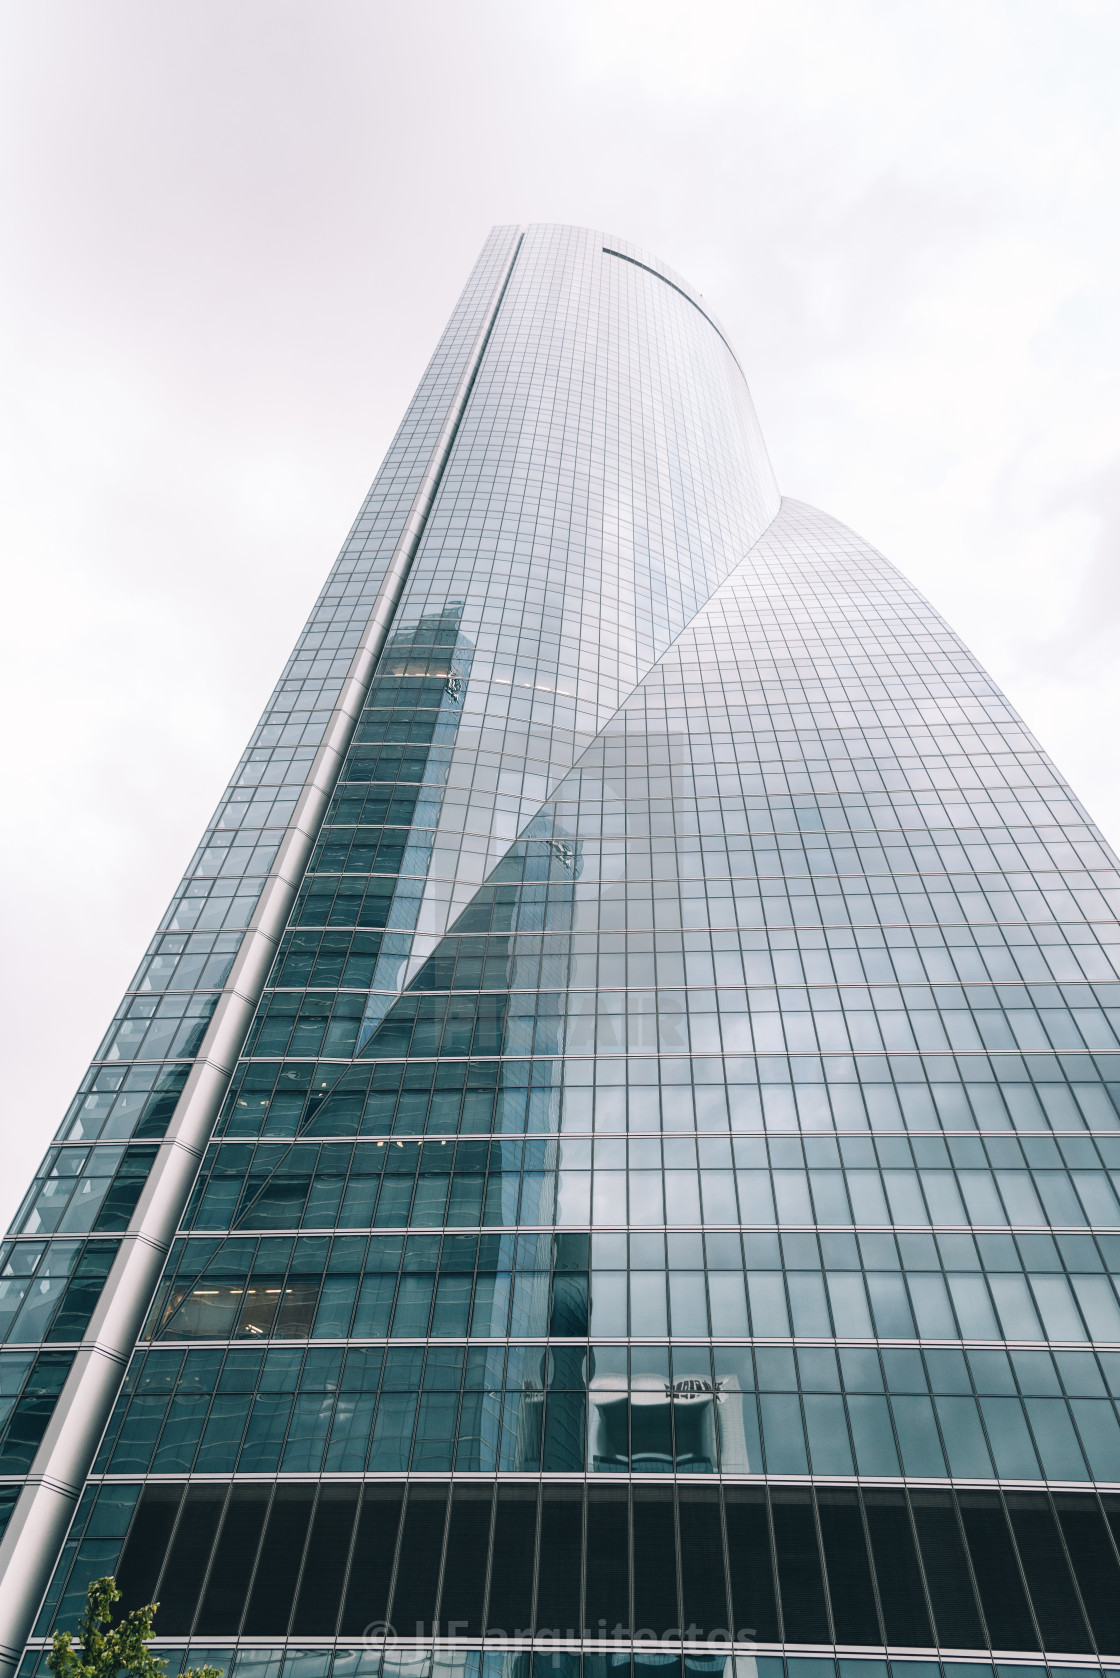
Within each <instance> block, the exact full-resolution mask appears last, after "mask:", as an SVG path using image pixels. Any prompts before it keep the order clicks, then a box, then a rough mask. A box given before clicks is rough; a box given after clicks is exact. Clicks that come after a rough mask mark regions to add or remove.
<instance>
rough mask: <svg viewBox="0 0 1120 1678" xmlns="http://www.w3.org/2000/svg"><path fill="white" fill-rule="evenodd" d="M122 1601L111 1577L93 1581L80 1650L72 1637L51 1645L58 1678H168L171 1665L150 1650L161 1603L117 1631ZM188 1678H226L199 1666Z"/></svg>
mask: <svg viewBox="0 0 1120 1678" xmlns="http://www.w3.org/2000/svg"><path fill="white" fill-rule="evenodd" d="M120 1599H121V1593H120V1591H119V1590H118V1589H117V1581H116V1580H115V1579H114V1578H113V1577H112V1575H111V1574H110V1575H108V1577H106V1578H104V1579H94V1580H93V1581H92V1583H91V1584H90V1587H89V1589H88V1591H87V1592H86V1607H85V1613H84V1614H83V1615H82V1617H81V1619H80V1620H79V1621H78V1636H77V1643H78V1644H79V1645H80V1648H75V1646H74V1645H75V1639H74V1637H73V1636H72V1635H71V1634H70V1632H68V1631H56V1632H55V1634H54V1636H53V1638H52V1639H51V1652H50V1654H49V1655H48V1656H47V1665H48V1667H49V1668H50V1670H51V1671H52V1672H53V1673H54V1678H118V1674H120V1673H127V1674H128V1675H129V1678H165V1674H166V1669H167V1662H166V1661H163V1660H160V1659H159V1658H158V1656H156V1655H153V1654H152V1651H151V1650H150V1649H149V1648H148V1639H149V1638H150V1637H151V1636H152V1635H153V1632H152V1623H153V1621H154V1620H155V1617H156V1610H157V1609H158V1607H159V1603H158V1602H149V1603H148V1605H147V1607H146V1608H134V1609H133V1610H132V1612H131V1614H126V1615H125V1617H124V1619H123V1620H122V1621H121V1623H120V1625H118V1626H113V1625H112V1619H113V1604H114V1603H115V1602H119V1601H120ZM106 1627H108V1628H110V1629H108V1630H106ZM182 1678H222V1670H221V1668H220V1667H217V1666H196V1667H192V1668H190V1669H189V1670H188V1671H187V1672H184V1673H183V1674H182Z"/></svg>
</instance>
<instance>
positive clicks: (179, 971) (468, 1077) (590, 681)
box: [0, 226, 1120, 1678]
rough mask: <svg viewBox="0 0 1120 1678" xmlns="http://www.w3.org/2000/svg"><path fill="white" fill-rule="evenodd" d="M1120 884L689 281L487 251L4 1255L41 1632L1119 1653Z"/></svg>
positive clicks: (200, 1641) (445, 1661)
mask: <svg viewBox="0 0 1120 1678" xmlns="http://www.w3.org/2000/svg"><path fill="white" fill-rule="evenodd" d="M1118 885H1120V882H1118V878H1117V872H1116V862H1115V858H1114V857H1113V855H1112V853H1111V852H1110V851H1109V850H1108V848H1107V847H1106V846H1105V844H1104V842H1103V840H1102V838H1101V836H1100V834H1099V833H1098V832H1097V830H1096V829H1095V828H1094V827H1093V826H1092V824H1091V823H1090V821H1089V819H1088V817H1087V816H1086V814H1085V812H1084V810H1083V809H1082V808H1081V806H1080V805H1079V804H1078V803H1077V801H1076V799H1075V798H1074V796H1073V795H1072V793H1071V792H1070V791H1069V789H1068V788H1067V786H1066V785H1065V783H1064V782H1063V780H1062V779H1061V777H1060V775H1059V774H1058V773H1057V772H1056V770H1055V769H1054V768H1053V766H1052V765H1051V764H1050V762H1049V761H1048V759H1047V758H1046V756H1045V754H1044V753H1043V752H1042V751H1041V750H1040V749H1039V747H1038V745H1037V743H1036V742H1035V741H1034V740H1033V738H1032V737H1031V735H1030V734H1029V733H1028V731H1027V730H1026V729H1025V727H1024V726H1023V724H1022V723H1021V722H1020V721H1019V719H1018V718H1017V717H1016V716H1015V714H1014V713H1013V712H1012V710H1011V709H1010V707H1009V706H1008V704H1007V702H1006V701H1005V700H1004V698H1003V697H1002V696H1001V695H1000V693H999V692H998V691H997V689H996V688H995V687H994V686H993V684H992V682H991V681H990V679H989V678H988V677H987V676H986V675H985V674H984V672H983V671H982V670H981V669H980V668H979V666H978V665H977V663H976V661H975V660H974V659H973V658H972V657H971V655H970V654H969V653H968V652H967V650H966V649H965V648H964V647H962V645H961V643H960V642H959V640H958V639H957V638H956V636H955V635H954V634H953V633H952V631H951V630H950V629H949V628H948V627H947V626H946V625H945V623H944V622H943V621H942V620H941V618H940V617H939V616H938V614H937V613H936V612H935V611H934V610H933V609H932V608H931V607H930V606H929V605H928V603H927V602H926V601H925V600H923V599H922V598H921V596H920V595H919V594H918V593H917V592H916V591H915V590H914V589H913V588H912V587H911V586H910V585H909V584H908V583H907V582H906V581H905V579H904V578H903V577H901V576H900V575H899V573H898V572H897V571H896V570H894V568H893V567H892V566H891V565H889V564H888V563H887V562H886V561H885V560H884V559H883V558H881V557H880V556H879V555H878V554H877V553H875V552H874V551H873V550H872V549H870V548H869V547H868V546H867V545H866V544H865V543H863V542H862V541H861V540H860V539H859V538H858V537H856V536H854V535H853V534H852V533H851V532H850V531H848V530H846V529H845V528H843V527H842V526H840V525H839V524H837V523H836V522H835V521H833V520H832V519H829V518H827V517H826V516H824V515H823V514H820V513H818V512H814V511H813V510H811V509H809V508H807V507H804V506H801V505H798V504H797V503H792V502H788V501H782V500H781V499H780V498H779V495H778V493H777V490H776V488H775V485H774V481H773V477H772V474H771V471H770V467H769V464H768V461H767V457H766V453H765V449H764V446H763V443H762V440H761V437H760V434H759V430H758V427H757V424H756V421H755V417H754V413H753V409H752V407H751V403H750V398H749V395H748V392H747V387H746V384H745V381H744V378H743V375H742V372H741V370H740V368H739V365H738V362H737V360H736V358H735V354H734V351H733V350H732V349H731V347H730V346H729V344H728V342H727V340H726V338H725V336H724V334H723V332H722V330H721V328H720V326H719V324H718V322H717V321H716V320H715V318H714V317H713V315H712V314H711V312H710V311H709V309H708V307H707V304H706V303H705V302H704V300H703V299H702V298H701V297H699V296H698V295H697V294H696V293H695V292H694V291H693V290H692V289H691V288H690V287H689V285H688V284H687V283H686V282H685V281H684V280H682V279H681V278H680V277H679V276H677V275H675V274H673V273H672V272H671V271H669V270H667V269H666V268H665V267H664V266H663V265H662V264H660V263H659V262H657V261H656V260H655V259H654V258H652V257H650V256H648V255H647V254H645V253H643V252H641V251H639V250H637V249H635V248H633V247H631V246H629V245H626V244H624V243H622V242H620V241H617V240H614V239H608V238H604V237H603V236H601V235H599V234H596V233H592V232H588V231H586V230H582V229H575V228H568V227H552V226H534V227H530V228H526V229H521V228H509V227H502V228H498V229H496V230H495V231H494V232H493V233H492V234H491V236H490V238H489V240H488V241H487V243H486V245H485V247H484V249H483V252H482V255H481V257H480V258H479V261H478V263H477V265H476V267H475V270H474V272H473V273H472V275H471V277H470V279H469V281H468V283H467V286H466V289H465V291H464V293H463V296H462V298H461V300H460V302H459V304H458V305H457V307H456V310H455V312H454V314H453V316H452V319H451V322H450V324H449V326H448V328H447V330H446V332H445V333H444V335H443V338H442V339H441V341H440V344H439V346H438V348H437V350H436V353H435V356H434V357H433V360H432V362H431V364H430V366H429V368H428V370H427V372H426V373H425V375H424V377H423V379H422V381H421V384H420V387H419V389H418V391H417V394H416V396H415V398H414V399H413V402H412V404H411V406H410V407H409V410H408V412H407V414H406V416H405V419H404V422H403V424H402V426H401V429H400V431H399V432H398V434H397V437H396V439H395V440H394V442H393V445H392V447H391V449H390V451H389V455H388V457H387V459H386V462H385V464H384V466H383V467H382V469H381V471H380V473H379V474H378V477H377V479H376V480H375V482H374V485H373V488H372V489H371V491H370V493H369V496H368V497H367V499H366V501H365V503H364V505H363V507H362V510H361V512H360V514H359V516H358V519H357V521H356V523H355V525H354V528H353V530H352V532H351V534H350V536H349V538H348V540H347V542H346V544H345V546H344V548H343V551H342V554H341V556H340V557H339V559H338V562H337V564H336V565H335V567H334V570H333V571H332V572H331V575H330V577H329V580H328V582H327V585H326V587H325V588H324V590H323V592H322V594H321V596H320V598H319V600H318V602H317V603H316V605H315V607H314V610H313V612H312V614H311V617H310V619H309V621H308V625H307V628H306V629H305V631H304V633H303V634H302V635H301V637H300V639H299V642H298V643H297V646H296V649H295V651H294V653H293V654H292V657H291V659H290V661H289V663H288V665H287V666H286V668H285V670H284V673H283V676H282V678H281V680H280V682H279V684H278V686H277V688H276V691H275V693H274V695H273V697H272V699H271V700H270V702H269V705H268V707H267V709H266V711H265V714H264V717H263V718H262V721H261V724H260V726H259V728H258V729H257V731H256V733H255V734H254V735H253V738H252V740H251V741H250V743H249V746H248V748H247V750H246V752H245V754H244V756H243V758H242V760H241V762H240V763H239V764H238V766H237V769H236V771H235V773H234V776H233V779H232V781H231V783H230V786H229V789H228V791H227V793H226V794H225V796H224V797H223V799H222V801H221V804H220V805H219V808H218V811H217V813H216V815H215V817H214V819H213V821H212V823H211V825H210V827H209V828H208V829H207V832H206V834H205V836H204V839H203V842H202V844H201V846H200V848H199V850H198V852H197V853H196V855H195V857H194V858H193V859H192V861H191V864H190V867H189V868H188V870H187V874H186V876H185V878H184V881H183V884H182V886H181V888H180V890H179V891H178V892H177V894H176V896H175V898H174V900H173V902H172V904H171V907H170V908H169V909H168V911H167V914H166V916H165V917H164V919H163V921H162V922H161V924H160V928H159V930H158V932H157V934H156V936H155V938H154V939H153V941H152V944H151V945H150V947H149V950H148V952H147V954H146V955H145V957H144V960H143V961H142V963H141V965H140V968H139V970H138V972H137V976H136V979H135V981H134V983H133V985H132V986H131V987H130V990H129V992H128V994H127V996H126V997H125V1000H124V1002H123V1003H122V1005H121V1008H120V1010H119V1011H118V1014H117V1016H116V1018H115V1020H114V1021H113V1024H112V1025H111V1027H110V1029H109V1031H108V1033H107V1035H106V1037H105V1040H104V1042H103V1043H102V1045H101V1047H100V1049H99V1051H98V1054H97V1057H96V1059H95V1061H94V1064H93V1065H92V1066H91V1068H90V1071H89V1074H88V1076H87V1077H86V1079H85V1080H84V1081H83V1084H82V1087H81V1090H80V1092H79V1094H78V1096H77V1097H76V1098H75V1101H74V1103H73V1105H72V1106H71V1108H70V1110H69V1111H68V1113H67V1115H66V1117H65V1119H64V1121H63V1124H62V1127H61V1129H60V1131H59V1133H58V1138H57V1142H56V1144H55V1145H53V1146H52V1148H51V1149H50V1151H49V1153H48V1155H47V1158H46V1160H45V1161H44V1164H43V1167H42V1170H41V1173H40V1175H39V1176H38V1177H37V1178H36V1180H35V1182H34V1184H33V1185H32V1188H31V1189H30V1191H29V1193H28V1195H27V1197H26V1199H25V1201H24V1203H23V1205H22V1207H21V1209H20V1212H19V1213H18V1215H17V1217H16V1219H15V1222H14V1224H13V1226H12V1230H11V1234H10V1237H9V1239H8V1240H7V1241H6V1243H5V1245H4V1248H3V1254H2V1258H3V1266H4V1268H3V1280H2V1282H0V1290H2V1291H0V1313H2V1323H3V1327H4V1332H5V1335H6V1343H5V1349H4V1350H3V1351H2V1352H0V1392H3V1393H4V1394H5V1395H7V1396H6V1397H5V1398H4V1399H3V1404H4V1406H5V1410H4V1414H5V1416H6V1418H7V1419H6V1422H5V1431H4V1433H3V1436H2V1440H0V1476H2V1477H3V1478H2V1479H0V1488H2V1489H0V1497H2V1498H3V1499H4V1507H5V1511H6V1513H7V1516H8V1525H7V1531H6V1534H5V1536H4V1539H3V1542H2V1545H0V1567H2V1569H3V1577H2V1580H0V1643H2V1644H3V1648H4V1652H5V1654H6V1656H7V1658H8V1660H9V1662H11V1663H13V1664H14V1663H17V1662H20V1661H21V1660H22V1665H21V1668H20V1671H21V1674H23V1675H26V1678H32V1675H34V1674H38V1673H39V1672H41V1671H42V1663H43V1660H44V1644H45V1639H46V1637H47V1634H48V1633H49V1632H50V1631H51V1629H52V1628H53V1627H54V1626H55V1625H58V1624H61V1625H64V1626H71V1625H72V1624H73V1622H74V1619H75V1617H76V1613H77V1611H78V1608H79V1606H80V1604H81V1601H82V1598H83V1596H84V1591H85V1586H86V1584H87V1583H88V1581H89V1580H90V1579H92V1578H95V1577H98V1576H100V1575H103V1574H106V1573H109V1572H115V1573H116V1575H117V1577H118V1579H119V1580H120V1583H121V1585H122V1588H123V1590H124V1592H125V1598H126V1603H127V1604H128V1605H134V1604H138V1603H140V1602H145V1601H148V1600H149V1599H152V1598H158V1599H159V1601H160V1604H161V1607H160V1613H159V1618H158V1620H157V1630H158V1632H159V1634H160V1637H161V1640H162V1641H163V1643H164V1652H165V1653H167V1655H168V1657H169V1659H170V1660H171V1670H172V1672H173V1673H174V1672H176V1671H177V1670H178V1668H179V1665H180V1664H181V1662H182V1661H183V1660H184V1659H190V1660H191V1661H194V1662H197V1661H198V1660H199V1659H200V1657H201V1654H202V1651H205V1652H206V1655H207V1658H210V1659H212V1660H213V1661H214V1662H215V1663H216V1664H218V1665H221V1666H222V1667H223V1668H225V1669H226V1670H227V1671H231V1672H232V1674H233V1678H251V1675H258V1678H378V1674H382V1675H383V1678H429V1675H431V1678H435V1675H436V1674H439V1675H440V1678H543V1674H544V1673H546V1672H551V1673H559V1674H563V1675H564V1678H580V1665H581V1662H582V1665H583V1672H584V1674H585V1675H586V1678H628V1675H629V1673H630V1669H631V1664H632V1665H633V1669H634V1678H643V1675H645V1678H673V1675H674V1674H676V1675H677V1678H700V1675H701V1674H708V1673H711V1674H716V1673H721V1674H724V1675H725V1678H780V1675H781V1672H782V1665H781V1663H782V1661H783V1660H785V1661H786V1662H787V1663H788V1666H789V1675H790V1678H831V1675H832V1674H833V1672H834V1670H835V1669H834V1667H833V1664H832V1663H833V1662H834V1661H836V1660H839V1662H840V1668H839V1678H863V1675H866V1678H886V1664H885V1663H886V1661H887V1660H888V1659H889V1660H890V1662H891V1664H892V1667H893V1678H923V1675H928V1678H938V1672H939V1668H938V1661H939V1660H941V1661H943V1662H945V1663H947V1664H946V1665H945V1673H946V1678H968V1674H970V1673H975V1674H977V1678H981V1675H982V1674H985V1673H987V1674H989V1675H990V1674H991V1671H992V1668H991V1662H992V1659H993V1657H994V1658H995V1659H997V1660H998V1662H999V1664H1000V1671H1001V1674H1002V1673H1003V1669H1004V1668H1005V1667H1008V1668H1011V1667H1019V1668H1021V1670H1022V1672H1023V1674H1024V1678H1026V1675H1027V1674H1030V1678H1038V1675H1040V1674H1041V1673H1042V1672H1043V1670H1044V1663H1049V1665H1050V1666H1051V1668H1052V1669H1054V1670H1056V1671H1058V1672H1059V1673H1061V1674H1063V1675H1067V1674H1068V1673H1069V1672H1070V1670H1071V1669H1075V1668H1090V1669H1092V1668H1094V1667H1096V1666H1097V1664H1098V1661H1099V1660H1100V1659H1103V1660H1104V1663H1105V1665H1106V1666H1107V1665H1108V1664H1109V1663H1110V1662H1111V1663H1113V1664H1115V1662H1116V1661H1117V1660H1118V1659H1120V1562H1118V1553H1117V1540H1118V1538H1120V1425H1118V1421H1117V1414H1116V1409H1115V1404H1114V1399H1115V1398H1116V1397H1117V1396H1120V1305H1118V1302H1117V1295H1116V1291H1115V1287H1114V1280H1113V1278H1114V1277H1115V1276H1116V1274H1117V1273H1118V1272H1120V1203H1118V1201H1117V1198H1116V1187H1115V1186H1114V1185H1115V1183H1116V1173H1117V1172H1118V1171H1120V1116H1118V1113H1120V1043H1118V1038H1117V1034H1118V1033H1120V981H1118V973H1120V968H1118V966H1117V963H1118V962H1120V918H1118V916H1120V889H1118ZM28 1639H30V1641H28ZM25 1646H26V1652H24V1651H25ZM188 1648H189V1655H188V1653H187V1651H188ZM682 1662H683V1671H682V1667H681V1663H682Z"/></svg>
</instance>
